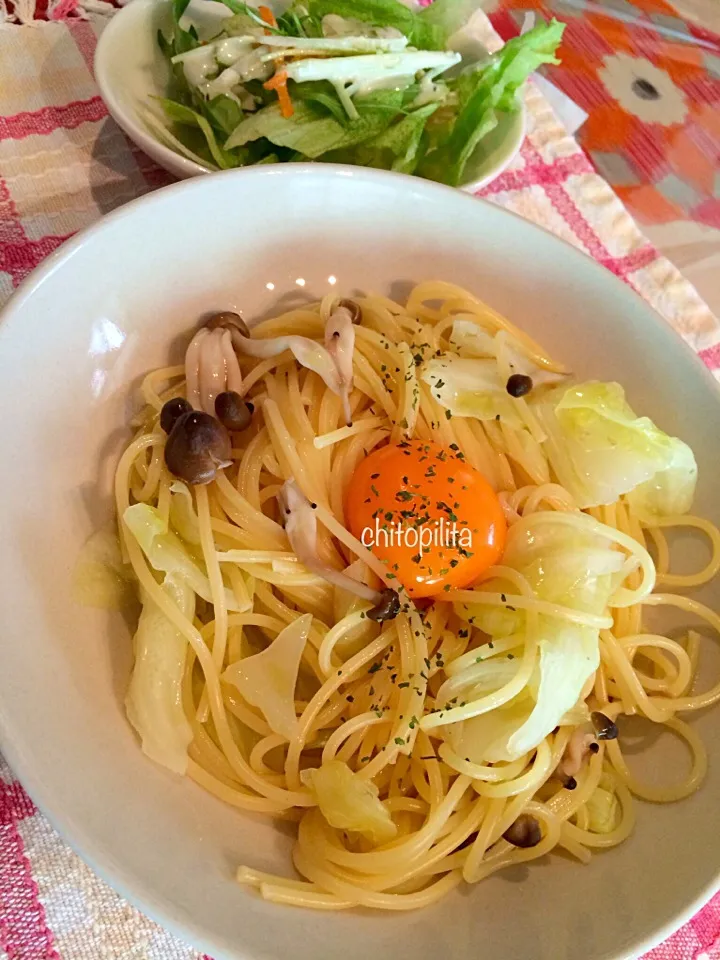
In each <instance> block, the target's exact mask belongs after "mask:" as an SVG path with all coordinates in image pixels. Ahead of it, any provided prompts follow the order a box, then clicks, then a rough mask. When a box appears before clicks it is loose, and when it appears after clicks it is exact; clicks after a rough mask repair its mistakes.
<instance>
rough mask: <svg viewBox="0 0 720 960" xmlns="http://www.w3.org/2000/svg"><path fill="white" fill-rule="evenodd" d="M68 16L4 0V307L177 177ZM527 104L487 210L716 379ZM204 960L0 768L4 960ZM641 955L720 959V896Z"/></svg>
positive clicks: (704, 342) (709, 319) (544, 116)
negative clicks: (109, 879) (34, 275)
mask: <svg viewBox="0 0 720 960" xmlns="http://www.w3.org/2000/svg"><path fill="white" fill-rule="evenodd" d="M20 2H24V0H20ZM20 2H19V3H18V5H17V6H16V8H15V10H16V12H17V10H18V9H19V6H20ZM93 2H95V3H97V0H86V2H85V8H86V9H87V8H89V7H91V5H92V3H93ZM77 6H78V0H60V2H57V0H55V3H54V5H53V4H51V13H50V15H51V16H53V15H54V16H55V17H57V18H58V20H57V22H49V23H46V22H42V23H32V24H29V25H25V26H20V25H17V24H12V23H8V22H7V17H5V20H6V22H5V23H4V25H3V23H2V21H3V16H4V15H5V14H7V12H8V3H7V0H0V305H1V304H2V303H3V302H4V301H5V300H7V298H8V297H9V296H10V294H11V293H12V290H13V289H14V287H16V286H17V285H18V283H20V281H21V280H23V279H24V278H25V277H26V276H27V275H28V274H29V273H30V271H31V270H32V269H33V268H34V267H36V266H37V265H38V264H39V263H40V262H41V261H42V260H43V258H44V257H46V256H47V255H48V254H49V253H51V252H52V251H53V250H55V249H56V248H57V247H58V246H59V245H60V244H61V243H62V242H63V241H64V240H66V239H67V238H68V237H69V236H71V235H72V234H73V233H75V232H76V231H77V230H80V229H82V228H83V227H85V226H87V225H88V224H91V223H93V222H94V221H96V220H97V219H98V218H99V217H100V216H101V215H102V214H104V213H106V212H107V211H109V210H112V209H114V208H115V207H117V206H119V205H120V204H122V203H124V202H126V201H127V200H130V199H132V198H134V197H137V196H139V195H140V194H143V193H146V192H147V191H149V190H152V189H154V188H156V187H160V186H162V185H163V184H165V183H167V182H168V181H169V179H170V178H169V177H168V175H167V174H165V173H164V172H163V171H161V170H159V169H158V168H157V167H156V166H154V164H153V163H152V162H151V161H150V160H148V159H147V157H145V156H144V155H143V154H142V153H141V152H140V151H138V150H137V149H136V148H135V147H133V146H132V145H131V144H130V143H128V141H127V140H126V138H125V137H124V136H123V134H122V133H121V132H120V130H119V129H118V128H117V127H116V126H115V124H114V123H113V122H112V121H111V120H110V119H109V118H108V116H107V113H106V111H105V108H104V106H103V103H102V101H101V99H100V97H99V96H98V91H97V87H96V86H95V82H94V80H93V76H92V57H93V51H94V47H95V41H96V37H97V34H98V33H99V31H100V30H101V29H102V25H103V20H102V18H101V17H96V18H94V19H87V20H86V19H79V18H75V19H68V20H62V19H60V18H62V17H67V16H68V15H71V14H72V13H73V10H74V11H75V14H77V12H78V9H77ZM527 101H528V109H529V116H530V132H529V136H528V139H527V142H526V144H525V146H524V148H523V150H522V153H521V155H520V156H519V157H518V159H517V160H516V161H515V163H514V164H513V166H512V169H510V170H508V171H507V172H506V173H505V174H503V175H502V176H501V177H499V178H498V179H497V180H496V181H495V182H494V183H493V184H491V185H490V186H489V187H488V188H486V189H485V190H484V191H483V194H484V196H486V197H487V198H488V199H490V200H491V201H492V202H493V203H497V204H499V205H500V206H503V207H506V208H507V209H509V210H513V211H515V212H516V213H519V214H521V215H522V216H524V217H527V218H528V219H530V220H534V221H536V222H537V223H540V224H542V225H543V226H545V227H547V228H548V229H550V230H552V231H553V232H554V233H557V234H558V235H559V236H561V237H563V238H564V239H566V240H568V241H570V243H573V244H574V245H575V246H578V247H579V248H580V249H582V250H584V251H585V252H586V253H588V254H590V255H591V256H592V257H594V258H595V259H597V260H598V261H600V262H601V263H602V264H604V265H605V266H606V267H607V268H608V269H609V270H611V271H612V272H613V273H615V274H616V275H617V276H619V277H621V278H622V279H623V280H624V281H625V282H627V283H629V284H630V285H631V286H633V287H634V288H635V289H636V290H637V291H638V292H639V293H640V294H641V295H642V296H643V297H645V299H646V300H648V301H649V302H650V303H651V304H652V305H653V306H654V307H655V309H656V310H657V311H658V313H660V314H661V315H662V316H663V317H664V318H665V320H666V321H667V322H669V323H670V324H672V325H673V326H674V327H675V328H676V329H677V330H678V331H679V332H680V333H681V334H682V336H683V337H684V338H685V339H686V340H687V341H688V342H689V343H690V344H691V345H692V346H693V347H694V348H695V350H697V351H698V352H699V354H700V355H701V357H702V358H703V360H704V361H705V363H706V364H707V365H708V366H709V367H710V368H711V369H714V370H715V369H718V370H720V325H719V324H718V322H717V320H716V319H715V318H714V317H713V316H712V315H711V313H710V312H709V310H708V309H707V307H706V306H705V305H704V303H703V302H702V301H701V300H700V298H699V297H698V295H697V294H696V292H695V291H694V290H693V288H692V287H691V286H690V285H689V284H688V283H687V282H686V281H685V280H683V278H682V277H681V276H680V274H679V273H678V271H677V270H676V269H675V268H674V267H673V266H672V265H671V264H670V263H669V262H668V261H667V260H665V259H664V258H663V257H661V256H660V255H659V254H658V252H657V250H656V249H655V248H654V247H652V246H651V245H650V244H649V243H648V242H647V241H646V240H645V238H644V237H643V236H642V235H641V234H640V233H639V231H638V230H637V228H636V227H635V225H634V223H633V221H632V220H631V218H630V217H629V215H628V214H627V212H626V211H625V210H624V208H623V207H622V205H621V204H620V202H619V201H618V199H617V198H616V196H615V195H614V194H613V193H612V191H611V190H610V189H609V188H608V186H607V184H606V183H605V182H604V181H603V180H602V179H601V178H600V177H599V176H598V175H597V174H596V173H595V172H594V169H593V167H592V166H591V164H590V163H589V161H588V159H587V157H586V156H585V154H584V153H583V152H582V151H581V150H580V149H579V148H578V146H577V144H576V143H575V142H574V141H573V140H572V139H570V138H569V137H568V136H566V134H565V133H564V131H563V129H562V128H561V127H560V126H559V124H558V123H557V121H556V120H555V118H554V117H553V115H552V113H551V112H550V110H549V107H548V106H547V104H546V103H545V101H544V100H543V99H542V98H541V96H540V95H539V93H537V91H535V90H533V89H530V90H529V91H528V98H527ZM658 322H660V321H658ZM0 668H1V667H0ZM197 957H198V954H196V953H195V952H194V951H193V950H192V949H191V948H190V947H188V946H186V945H184V944H182V943H180V942H178V941H177V940H176V939H175V938H174V937H172V936H171V935H170V934H168V933H166V932H165V931H163V930H161V929H159V928H158V927H157V926H156V925H155V924H154V923H152V922H151V921H149V920H148V919H147V918H145V917H144V916H143V915H142V914H140V913H139V912H138V911H137V910H135V909H134V908H132V907H131V906H130V905H129V904H127V903H126V902H125V901H123V900H122V899H121V898H120V897H119V896H118V895H117V894H115V893H114V892H113V891H112V890H111V889H110V888H109V887H107V886H106V885H105V884H104V883H103V882H102V881H101V880H99V879H98V877H96V876H95V875H94V873H93V872H92V871H91V870H90V869H89V867H87V866H86V865H85V864H84V863H83V862H82V861H81V860H80V859H79V858H78V857H77V856H75V855H74V854H73V853H72V852H71V851H70V849H69V848H68V847H67V846H66V845H65V844H64V843H63V841H62V840H61V839H60V838H59V837H58V836H57V834H56V833H55V832H54V831H53V829H52V828H51V827H50V825H49V824H48V822H47V821H46V820H45V818H44V817H43V816H42V814H40V813H39V812H38V811H37V810H36V808H35V807H34V806H33V804H32V801H31V800H30V799H29V798H28V796H27V795H26V794H25V792H24V790H23V788H22V786H21V784H20V783H19V782H18V781H17V780H16V779H15V777H14V776H13V774H12V771H11V770H10V769H9V768H8V767H7V766H6V765H4V764H3V763H2V760H1V759H0V960H100V958H103V960H115V958H117V960H121V958H122V960H125V958H137V960H190V958H197ZM650 957H651V958H652V960H706V958H717V960H720V898H717V899H716V900H715V901H714V902H713V903H711V904H709V905H708V906H707V907H706V908H705V909H704V910H703V911H702V912H701V913H700V914H699V915H698V916H697V917H696V918H695V919H694V920H693V921H692V922H691V923H690V924H688V925H687V926H685V927H684V928H683V929H682V930H680V931H678V933H677V934H675V935H674V936H673V937H671V938H670V940H669V941H667V943H665V944H664V945H662V946H660V947H658V948H657V949H656V950H655V951H653V952H652V954H650Z"/></svg>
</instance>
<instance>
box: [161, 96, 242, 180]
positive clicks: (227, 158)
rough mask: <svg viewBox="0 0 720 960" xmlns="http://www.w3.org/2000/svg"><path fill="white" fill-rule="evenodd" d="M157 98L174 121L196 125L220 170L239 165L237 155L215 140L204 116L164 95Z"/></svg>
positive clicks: (211, 128)
mask: <svg viewBox="0 0 720 960" xmlns="http://www.w3.org/2000/svg"><path fill="white" fill-rule="evenodd" d="M157 99H158V101H159V103H160V105H161V106H162V108H163V110H164V111H165V113H166V115H167V116H168V118H169V119H170V120H172V121H173V122H174V123H180V124H183V125H185V126H190V127H197V128H198V129H199V130H200V131H201V133H202V135H203V136H204V137H205V141H206V143H207V146H208V149H209V151H210V155H211V156H212V159H213V161H214V162H215V163H216V164H217V165H218V167H220V169H221V170H229V169H230V168H231V167H237V166H240V164H241V161H240V158H239V156H238V155H237V154H233V153H231V152H230V151H229V150H226V149H223V147H221V146H220V144H219V143H218V141H217V137H216V136H215V131H214V130H213V127H212V125H211V124H210V122H209V121H208V120H207V118H206V117H204V116H203V115H202V114H201V113H198V111H197V110H193V109H192V107H187V106H185V105H184V104H182V103H177V102H176V101H175V100H168V99H166V98H164V97H158V98H157ZM216 99H219V98H216ZM224 99H225V100H228V99H229V98H228V97H225V98H224ZM214 102H215V101H213V103H214ZM231 102H232V101H231ZM208 106H210V105H208Z"/></svg>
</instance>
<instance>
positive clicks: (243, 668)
mask: <svg viewBox="0 0 720 960" xmlns="http://www.w3.org/2000/svg"><path fill="white" fill-rule="evenodd" d="M311 623H312V614H310V613H306V614H304V615H303V616H302V617H298V619H297V620H294V621H293V622H292V623H290V624H288V626H287V627H285V628H284V629H283V630H281V631H280V633H279V634H278V635H277V636H276V637H275V639H274V640H273V642H272V643H271V644H270V646H269V647H267V648H266V649H265V650H262V651H261V652H260V653H256V654H254V655H253V656H251V657H244V658H243V659H242V660H238V661H237V663H233V664H232V665H231V666H229V667H228V668H227V670H226V671H225V673H224V674H223V679H224V680H225V681H226V682H227V683H232V684H233V685H234V686H236V687H237V688H238V690H239V691H240V694H241V695H242V697H243V698H244V699H245V700H246V701H247V702H248V703H250V704H252V705H253V706H254V707H257V708H258V709H259V710H260V711H261V712H262V714H263V716H264V717H265V719H266V720H267V722H268V726H269V727H270V729H271V730H272V731H273V732H274V733H279V734H280V736H282V737H286V738H287V739H288V740H289V739H290V738H291V737H292V736H293V734H294V732H295V729H296V727H297V715H296V713H295V686H296V684H297V679H298V672H299V670H300V661H301V659H302V655H303V650H304V649H305V643H306V642H307V638H308V634H309V633H310V625H311Z"/></svg>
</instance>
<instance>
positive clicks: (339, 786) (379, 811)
mask: <svg viewBox="0 0 720 960" xmlns="http://www.w3.org/2000/svg"><path fill="white" fill-rule="evenodd" d="M303 780H304V781H305V782H306V783H307V784H308V785H309V786H310V787H311V788H312V790H313V792H314V793H315V796H316V797H317V802H318V806H319V807H320V812H321V813H322V815H323V816H324V817H325V819H326V820H327V822H328V823H329V824H330V826H331V827H336V828H337V829H338V830H350V831H352V832H353V833H359V834H361V835H362V836H363V837H365V838H366V839H367V840H369V841H370V842H371V843H373V844H376V845H377V844H380V843H387V842H388V841H389V840H392V839H394V837H395V836H396V835H397V826H396V825H395V824H394V823H393V820H392V817H391V816H390V813H389V811H388V810H387V808H386V807H384V806H383V804H382V803H381V802H380V800H379V791H378V788H377V787H376V786H375V784H374V783H373V782H372V780H363V779H362V778H361V777H359V776H358V775H357V774H356V773H353V771H352V770H351V769H350V767H348V765H347V764H346V763H343V762H342V761H341V760H331V761H330V762H329V763H324V764H323V765H322V766H321V767H317V768H314V769H312V770H305V771H304V774H303Z"/></svg>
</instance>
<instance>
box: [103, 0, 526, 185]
mask: <svg viewBox="0 0 720 960" xmlns="http://www.w3.org/2000/svg"><path fill="white" fill-rule="evenodd" d="M268 5H269V6H270V7H275V8H276V9H277V8H278V7H280V8H282V6H287V4H283V3H282V0H276V2H275V3H272V2H270V3H269V4H268ZM188 12H189V14H190V15H191V17H192V19H193V21H194V22H195V23H197V24H198V25H199V32H200V35H201V37H202V36H212V35H213V34H214V33H216V32H217V25H218V24H219V23H220V22H221V21H222V20H223V19H226V18H227V17H228V16H229V15H230V11H229V10H228V8H227V7H226V6H224V5H223V4H222V3H214V2H207V0H196V2H194V3H191V4H190V6H189V8H188ZM160 29H162V30H163V31H164V32H165V33H166V34H168V35H169V34H170V32H171V17H170V3H169V2H168V0H132V2H131V3H129V4H128V5H127V6H125V7H123V8H122V9H121V10H119V11H118V12H117V13H116V14H115V15H114V16H113V18H112V20H111V21H110V22H109V24H108V25H107V26H106V27H105V29H104V31H103V33H102V36H101V37H100V40H99V42H98V45H97V50H96V53H95V79H96V80H97V84H98V87H99V88H100V94H101V96H102V98H103V100H104V101H105V105H106V106H107V108H108V111H109V113H110V116H111V117H112V118H113V119H114V120H115V121H116V123H117V124H118V126H120V127H121V128H122V129H123V130H124V131H125V133H126V134H127V135H128V136H129V137H130V139H131V140H133V141H134V142H135V143H136V144H137V145H138V146H139V147H140V148H141V149H142V150H143V151H144V152H145V153H147V154H148V156H150V157H152V159H153V160H155V162H156V163H158V164H160V166H161V167H164V168H165V169H166V170H169V171H170V173H172V174H174V175H175V176H176V177H181V178H186V177H195V176H198V175H199V174H201V173H208V170H207V169H206V168H205V167H204V166H203V165H202V164H200V163H197V161H195V160H191V159H190V158H188V157H185V156H182V155H181V154H180V153H178V152H177V151H176V150H175V149H174V148H173V147H172V146H169V145H168V144H167V143H166V142H163V140H162V134H161V132H160V133H159V131H160V130H161V127H163V126H164V127H167V126H168V120H167V118H166V117H165V115H164V113H163V110H162V107H161V106H160V105H159V104H158V103H157V102H156V101H154V100H153V99H152V98H153V97H164V96H166V94H167V86H168V82H169V78H170V71H169V69H168V64H167V61H166V60H165V58H164V57H163V55H162V53H161V51H160V47H159V46H158V43H157V33H158V30H160ZM457 47H458V49H459V50H460V51H461V52H462V53H463V55H464V56H465V55H468V56H471V57H475V58H477V57H479V56H481V55H482V52H483V48H482V44H481V42H480V39H479V38H478V36H477V35H476V32H474V31H467V32H463V33H462V34H458V35H457ZM148 112H150V113H152V115H153V116H154V117H155V122H154V123H152V126H150V125H149V123H148V117H147V114H148ZM525 120H526V116H525V107H524V105H522V106H521V107H520V109H519V110H518V111H517V112H516V113H513V114H504V115H503V116H502V119H501V120H500V123H499V124H498V126H497V127H496V128H495V130H493V131H492V132H491V133H490V134H489V135H488V136H487V137H485V138H484V139H483V141H482V143H481V144H480V145H479V146H478V148H477V150H476V151H475V153H474V154H473V156H472V157H471V158H470V160H469V161H468V164H467V167H466V176H465V182H464V183H463V185H462V187H463V189H465V190H469V191H475V190H479V189H480V188H481V187H484V186H486V185H487V184H488V183H490V182H491V181H492V180H494V179H495V178H496V177H497V176H499V175H500V174H501V173H502V172H503V170H505V168H506V167H507V166H508V164H509V163H510V162H511V161H512V160H513V158H514V157H515V155H516V154H517V152H518V151H519V149H520V147H521V146H522V142H523V140H524V139H525Z"/></svg>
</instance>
